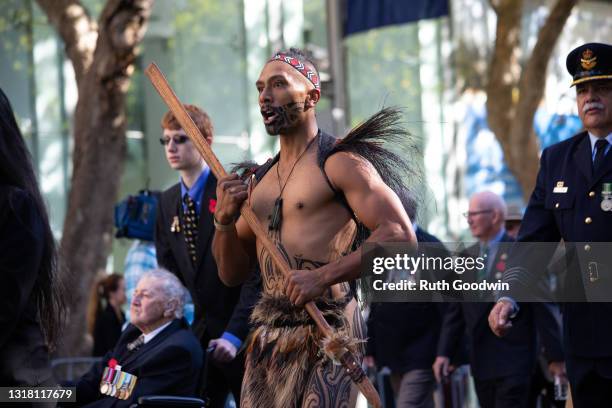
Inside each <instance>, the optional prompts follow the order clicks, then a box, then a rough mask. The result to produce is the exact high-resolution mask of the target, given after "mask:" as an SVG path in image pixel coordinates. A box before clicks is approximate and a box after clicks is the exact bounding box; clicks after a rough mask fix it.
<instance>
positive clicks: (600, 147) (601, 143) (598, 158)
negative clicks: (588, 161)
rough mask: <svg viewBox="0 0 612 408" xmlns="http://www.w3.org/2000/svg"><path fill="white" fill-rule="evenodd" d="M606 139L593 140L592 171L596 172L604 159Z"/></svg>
mask: <svg viewBox="0 0 612 408" xmlns="http://www.w3.org/2000/svg"><path fill="white" fill-rule="evenodd" d="M608 144H609V143H608V141H607V140H606V139H599V140H598V141H597V142H595V149H596V150H595V160H593V173H597V171H598V170H599V168H600V167H601V165H602V164H603V161H604V156H605V155H606V149H607V147H608Z"/></svg>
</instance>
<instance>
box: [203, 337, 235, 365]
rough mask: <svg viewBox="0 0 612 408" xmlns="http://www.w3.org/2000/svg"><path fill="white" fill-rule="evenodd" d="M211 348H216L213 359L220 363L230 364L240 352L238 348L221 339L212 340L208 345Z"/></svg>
mask: <svg viewBox="0 0 612 408" xmlns="http://www.w3.org/2000/svg"><path fill="white" fill-rule="evenodd" d="M211 346H215V351H213V353H212V358H213V360H215V361H216V362H218V363H229V362H230V361H232V360H233V359H234V358H235V357H236V353H237V352H238V350H237V349H236V346H234V345H233V344H232V343H230V342H229V341H227V340H225V339H223V338H221V337H220V338H218V339H213V340H211V341H210V342H209V343H208V347H211Z"/></svg>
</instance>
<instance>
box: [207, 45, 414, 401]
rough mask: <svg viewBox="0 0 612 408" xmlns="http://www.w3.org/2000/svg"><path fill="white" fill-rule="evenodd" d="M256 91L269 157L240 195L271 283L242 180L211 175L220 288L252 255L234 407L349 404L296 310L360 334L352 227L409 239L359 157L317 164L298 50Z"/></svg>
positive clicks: (311, 94) (377, 237)
mask: <svg viewBox="0 0 612 408" xmlns="http://www.w3.org/2000/svg"><path fill="white" fill-rule="evenodd" d="M256 86H257V90H258V92H259V106H260V109H261V113H262V116H263V120H264V124H265V127H266V131H267V132H268V133H269V134H270V135H272V136H279V137H280V154H279V155H278V156H277V159H278V160H277V161H275V162H273V164H272V165H271V166H269V169H268V171H267V172H266V173H265V175H263V177H262V178H261V179H260V180H259V182H258V183H257V185H256V187H254V188H252V189H251V192H250V197H249V203H250V205H251V207H252V208H253V210H254V212H255V214H256V215H257V217H258V219H259V221H260V223H261V224H262V226H263V227H264V228H266V227H268V230H269V236H270V237H271V238H272V239H273V241H274V243H275V244H276V245H277V247H278V248H279V249H280V251H281V253H282V254H283V255H284V257H285V259H286V260H287V262H288V263H289V265H290V268H291V269H292V271H291V276H290V277H289V278H288V279H286V278H285V277H283V276H282V274H281V272H280V271H279V270H277V269H276V267H275V266H274V265H273V264H272V262H271V259H270V256H269V254H268V253H267V251H265V250H264V248H263V246H262V245H261V243H260V242H259V241H257V240H256V239H255V236H254V234H253V232H252V231H251V229H250V228H249V227H248V225H247V223H246V222H245V221H244V219H242V218H241V217H240V218H238V216H239V209H240V205H241V204H242V202H243V201H244V200H246V199H247V196H248V195H249V192H248V190H247V185H246V184H245V183H244V182H243V181H242V180H240V179H239V178H238V176H237V175H235V174H232V175H229V176H227V177H225V178H222V179H220V180H219V182H218V184H217V197H218V202H217V207H216V211H215V226H216V228H217V231H216V233H215V237H214V241H213V254H214V256H215V259H216V261H217V265H218V270H219V276H220V278H221V280H222V281H223V282H224V283H225V284H227V285H229V286H232V285H238V284H240V283H241V282H243V281H244V280H245V279H247V277H248V274H249V273H250V271H251V270H252V269H251V267H250V263H251V262H254V261H255V260H257V261H258V262H259V267H260V270H261V273H262V279H263V295H262V299H261V300H260V301H259V303H258V305H257V306H256V307H255V310H254V312H253V315H252V317H251V320H252V321H253V323H254V325H255V329H254V332H253V334H252V339H251V341H250V343H249V346H248V350H247V352H248V356H247V366H246V372H245V379H244V382H243V388H242V395H241V406H242V407H264V406H265V407H283V408H285V407H299V406H303V407H314V406H316V407H336V406H352V405H354V402H355V399H356V395H357V393H356V387H355V386H354V384H352V382H351V380H350V378H349V377H348V375H347V374H346V372H345V370H344V369H342V367H341V366H339V365H335V364H333V362H332V361H331V360H330V359H329V358H327V357H325V355H323V354H322V353H320V352H319V347H320V343H321V338H320V335H319V334H318V330H317V328H316V326H315V325H314V322H313V321H312V320H311V319H310V318H309V317H308V316H307V314H306V312H305V310H304V309H303V308H302V307H301V305H303V304H304V303H306V302H308V301H310V300H315V301H316V303H317V305H318V306H319V308H320V309H321V310H322V312H323V314H324V315H325V316H326V318H327V320H328V322H329V323H330V325H332V327H334V328H335V329H336V330H338V331H340V332H341V333H345V334H347V335H348V336H349V337H351V338H353V339H358V340H363V339H365V333H364V330H363V322H362V319H361V313H360V311H359V308H358V307H357V302H356V300H355V297H354V295H353V293H352V291H351V289H350V286H349V284H348V283H347V282H348V281H351V280H354V279H356V278H358V277H359V274H360V270H359V265H360V257H361V251H359V250H358V251H354V252H352V253H350V254H348V255H345V254H347V253H349V252H350V250H351V244H352V241H353V238H354V236H355V231H356V223H355V221H354V220H355V219H358V220H359V221H360V222H361V223H362V224H363V225H365V227H367V228H368V229H369V230H370V232H371V235H370V237H369V239H368V241H372V242H402V241H412V242H414V241H415V237H414V232H413V231H412V227H411V222H410V220H409V219H408V216H407V215H406V212H405V211H404V210H403V208H402V204H401V202H400V200H399V199H398V198H397V196H396V194H395V193H394V192H393V191H392V190H391V189H390V188H389V187H388V186H387V185H386V184H385V183H384V182H383V181H382V179H381V177H380V176H379V174H378V172H377V171H376V169H375V168H374V167H373V166H372V164H370V163H369V162H368V161H367V160H365V159H364V158H362V157H360V156H358V155H356V154H354V153H346V152H340V153H335V154H333V155H331V156H330V157H329V158H328V159H327V160H326V161H325V164H324V166H323V168H321V167H320V166H319V164H318V162H317V158H318V157H319V156H318V150H319V149H321V143H320V142H321V139H322V138H323V137H329V136H326V135H325V134H323V133H321V132H320V131H319V128H318V125H317V121H316V117H315V107H316V105H317V102H318V101H319V98H320V95H321V92H320V89H319V81H318V74H317V72H316V68H315V67H314V65H313V64H312V62H310V61H308V60H307V59H306V57H305V56H304V55H303V54H302V53H301V51H299V50H296V49H293V48H292V49H291V50H289V51H287V52H281V53H278V54H276V55H275V56H274V57H273V58H272V59H271V60H270V61H269V62H268V63H266V65H265V66H264V68H263V70H262V71H261V74H260V76H259V78H258V80H257V82H256ZM269 164H270V163H269ZM264 166H265V165H264ZM326 177H327V179H328V180H326ZM332 188H333V189H334V190H335V191H334V190H332ZM339 194H340V195H342V196H343V197H344V198H345V199H346V203H347V204H348V206H346V205H343V204H342V202H341V200H339V199H338V197H339ZM278 198H282V201H279V200H278ZM277 203H280V205H277ZM348 207H350V211H351V212H352V213H351V212H349V208H348ZM279 220H280V221H279ZM353 345H354V343H353ZM353 350H354V351H359V353H361V350H357V348H354V349H353Z"/></svg>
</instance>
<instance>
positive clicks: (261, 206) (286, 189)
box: [251, 162, 337, 227]
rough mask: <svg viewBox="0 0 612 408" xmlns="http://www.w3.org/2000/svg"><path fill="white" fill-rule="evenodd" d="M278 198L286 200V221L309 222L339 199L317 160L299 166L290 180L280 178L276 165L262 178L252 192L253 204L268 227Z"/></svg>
mask: <svg viewBox="0 0 612 408" xmlns="http://www.w3.org/2000/svg"><path fill="white" fill-rule="evenodd" d="M278 200H282V201H281V204H280V211H282V218H283V221H289V222H291V221H303V222H307V221H308V219H311V218H312V217H314V216H317V215H323V214H321V211H324V212H325V211H327V212H329V211H330V210H331V209H330V208H329V207H330V206H331V205H333V204H334V203H335V202H336V201H337V200H336V198H335V195H334V193H333V191H332V190H331V187H330V186H329V184H328V182H327V181H326V180H325V178H324V176H323V174H322V170H321V169H320V168H319V167H318V166H317V164H316V163H315V162H305V163H303V164H302V165H301V166H299V167H296V168H295V169H294V171H293V173H292V174H291V176H290V177H289V178H288V179H287V178H286V177H285V178H283V177H282V175H280V177H279V174H278V173H277V170H276V165H275V166H273V167H272V168H271V169H270V170H269V171H268V172H267V173H266V174H265V176H264V177H263V178H262V179H261V180H260V181H259V183H258V184H257V185H256V187H255V188H254V189H253V191H252V193H251V206H252V208H253V211H254V212H255V214H256V215H257V217H258V218H259V220H260V222H262V224H263V225H264V226H265V227H267V226H268V224H269V223H270V221H271V220H272V217H273V215H274V212H275V211H277V210H276V208H275V207H277V206H279V205H278V204H277V201H278ZM330 215H331V214H330Z"/></svg>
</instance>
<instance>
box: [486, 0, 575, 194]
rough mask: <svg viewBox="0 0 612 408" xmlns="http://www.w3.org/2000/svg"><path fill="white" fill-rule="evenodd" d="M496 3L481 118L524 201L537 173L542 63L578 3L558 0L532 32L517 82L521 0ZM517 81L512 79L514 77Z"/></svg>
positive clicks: (543, 79)
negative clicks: (533, 40)
mask: <svg viewBox="0 0 612 408" xmlns="http://www.w3.org/2000/svg"><path fill="white" fill-rule="evenodd" d="M517 3H519V2H516V1H511V0H506V1H500V2H499V4H497V5H496V6H494V9H495V11H496V13H497V38H496V40H495V51H494V59H493V61H492V62H491V69H490V71H489V81H488V83H487V89H486V91H487V120H488V123H489V128H490V129H491V130H492V131H493V133H495V136H496V138H497V140H498V141H499V142H500V144H501V146H502V150H503V152H504V158H505V160H506V163H507V165H508V168H509V169H510V171H511V172H512V173H513V174H514V175H515V177H516V179H517V180H518V182H519V184H520V186H521V188H522V191H523V198H525V200H527V199H528V198H529V196H530V195H531V192H532V190H533V188H534V186H535V178H536V174H537V172H538V161H539V159H538V156H539V144H538V141H537V137H536V134H535V130H534V128H533V120H534V116H535V112H536V110H537V108H538V105H539V104H540V101H541V100H542V96H543V94H544V89H545V86H546V73H547V68H548V61H549V60H550V56H551V53H552V51H553V49H554V47H555V44H556V42H557V40H558V38H559V35H560V34H561V31H562V29H563V27H564V26H565V23H566V21H567V18H568V17H569V15H570V14H571V11H572V9H573V7H574V6H575V5H576V3H578V0H558V1H557V2H556V3H555V5H554V7H553V8H552V10H551V12H550V14H549V16H548V18H547V19H546V21H545V23H544V25H543V26H542V28H541V29H540V31H539V33H538V40H537V42H536V44H535V46H534V48H533V51H532V53H531V56H530V57H529V59H528V60H527V63H526V64H525V68H524V69H523V70H522V72H521V75H520V78H519V77H517V76H516V75H515V72H517V70H518V61H517V59H516V55H517V54H518V51H519V43H520V29H521V27H520V14H521V9H522V1H521V2H520V3H519V4H517ZM517 78H518V79H517Z"/></svg>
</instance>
